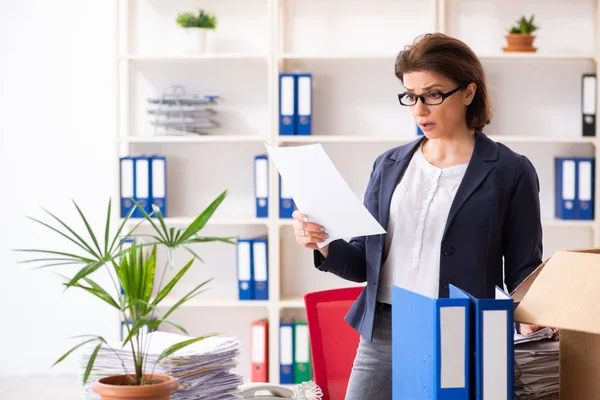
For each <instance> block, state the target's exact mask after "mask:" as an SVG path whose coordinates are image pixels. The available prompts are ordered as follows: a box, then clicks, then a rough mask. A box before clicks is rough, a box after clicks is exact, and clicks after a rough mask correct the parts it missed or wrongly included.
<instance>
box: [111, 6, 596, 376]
mask: <svg viewBox="0 0 600 400" xmlns="http://www.w3.org/2000/svg"><path fill="white" fill-rule="evenodd" d="M115 2H116V4H117V6H116V12H117V14H118V15H117V16H118V21H119V24H118V26H119V29H118V31H119V32H118V35H117V36H118V54H117V55H116V57H115V60H116V65H117V66H118V75H119V79H118V82H119V90H118V98H117V99H115V100H116V105H117V108H118V116H119V124H118V127H117V131H118V139H117V142H118V153H119V155H120V156H124V155H137V154H149V153H153V154H161V155H165V156H166V157H167V212H168V219H167V221H168V224H170V225H176V226H183V225H185V224H188V223H189V222H191V221H192V218H193V216H194V215H197V214H198V213H199V212H200V211H202V210H203V209H204V208H205V207H206V206H207V205H208V204H209V203H210V201H211V200H212V199H214V198H215V197H216V196H217V195H218V194H219V193H220V192H221V191H222V190H224V189H228V190H229V196H228V197H227V199H226V201H225V202H224V203H223V204H222V205H221V207H220V208H219V210H218V211H217V213H216V214H215V216H214V218H213V219H212V220H211V221H210V223H209V224H208V225H207V227H206V228H205V231H204V232H203V234H206V235H216V236H240V237H252V236H258V235H268V238H269V242H268V244H269V300H268V301H239V300H238V299H237V276H236V262H235V247H234V246H229V245H225V244H207V245H204V246H199V247H198V248H197V249H195V250H196V251H197V252H198V253H199V254H200V256H201V257H202V258H203V260H204V263H203V264H201V263H198V264H197V265H196V266H195V268H193V271H192V272H191V273H190V276H189V277H188V278H187V280H186V282H183V283H182V288H180V291H179V292H174V295H177V294H180V293H184V292H185V291H186V289H187V288H188V287H190V286H191V285H195V284H197V282H198V281H201V280H206V279H208V278H214V280H213V281H212V282H211V283H210V284H209V290H208V291H207V292H206V293H203V294H202V295H200V296H199V297H198V298H197V299H194V301H193V302H190V303H188V304H187V305H186V307H184V308H183V309H182V310H181V311H180V312H179V313H175V314H174V315H173V318H174V319H175V320H176V321H177V322H179V323H181V324H183V325H184V326H185V327H186V328H187V329H188V330H189V332H190V334H192V335H196V334H197V335H199V334H203V333H207V332H213V331H217V332H222V333H224V334H230V335H235V336H237V337H239V338H240V340H241V341H242V343H243V345H244V350H243V353H242V356H241V359H240V367H239V372H240V373H241V374H242V375H243V376H244V377H245V378H246V379H248V378H249V376H250V322H251V321H253V320H256V319H261V318H267V319H268V320H269V323H270V325H269V335H268V339H269V363H270V369H269V379H270V381H272V382H278V381H279V368H278V366H279V363H278V359H279V354H278V353H279V341H278V337H279V330H278V327H279V322H280V320H282V319H289V318H298V319H300V318H304V302H303V295H304V294H305V293H307V292H310V291H314V290H321V289H326V288H333V287H341V286H351V285H353V283H350V282H345V281H343V280H341V279H339V278H337V277H335V276H333V275H331V274H326V273H322V272H319V271H317V270H316V269H315V268H313V266H312V253H311V252H310V251H309V250H305V249H303V248H301V247H300V246H299V245H297V243H296V242H295V239H294V234H293V227H292V223H291V221H290V220H281V219H280V218H279V210H278V191H279V188H278V183H279V182H278V174H277V171H276V170H275V168H274V166H273V165H272V164H271V165H270V170H269V174H270V181H269V195H270V202H269V218H266V219H258V218H255V214H254V183H253V182H254V176H253V157H254V156H255V155H258V154H266V149H265V147H264V145H263V143H268V144H270V145H273V146H291V145H303V144H310V143H322V144H323V147H324V148H325V150H326V151H327V152H328V154H329V155H330V157H331V158H332V160H333V162H334V164H335V165H336V167H337V168H338V169H339V170H340V172H341V174H342V176H343V177H344V178H345V179H346V181H347V182H348V184H349V186H350V187H351V188H352V189H353V191H354V192H355V193H356V195H357V196H358V197H360V198H362V196H363V193H364V190H365V188H366V184H367V180H368V177H369V174H370V169H371V167H372V163H373V160H374V159H375V157H376V156H377V155H378V154H380V153H381V152H383V151H385V150H386V149H388V148H390V147H393V146H396V145H401V144H405V143H408V142H410V141H412V140H414V139H415V138H416V129H415V124H414V121H413V119H412V116H411V114H410V110H409V109H407V108H401V107H400V106H399V105H398V102H397V98H396V94H397V93H398V92H400V91H402V86H401V84H400V82H399V81H398V80H397V79H396V78H395V76H394V59H395V55H396V54H397V53H398V51H399V50H401V49H402V47H403V46H404V45H406V44H408V43H410V42H411V41H412V39H413V38H415V37H416V36H417V35H419V34H421V33H425V32H431V31H439V32H444V33H447V34H450V35H452V36H455V37H458V38H460V39H462V40H464V41H465V42H466V43H467V44H469V45H470V46H471V47H472V48H473V49H474V50H475V52H476V53H477V54H478V55H479V56H480V58H481V61H482V63H483V65H484V68H485V70H486V74H487V77H488V80H489V87H490V96H491V98H492V103H493V105H494V111H495V114H494V117H493V120H492V123H491V125H489V126H488V127H486V128H485V130H484V131H485V132H486V133H487V134H488V135H489V136H491V137H492V139H494V140H496V141H499V142H502V143H504V144H506V145H507V146H509V147H511V148H512V149H513V150H515V151H517V152H519V153H522V154H524V155H526V156H528V157H529V158H530V159H531V161H532V162H533V163H534V165H535V166H536V169H537V171H538V174H539V177H540V185H541V192H540V199H541V205H542V214H543V219H544V224H543V226H544V256H548V255H550V254H552V252H553V251H555V250H557V249H563V248H573V247H587V246H600V230H599V229H598V221H599V219H598V218H596V219H595V220H593V221H562V220H556V219H554V212H553V210H554V169H553V168H554V167H553V166H554V164H553V158H554V157H555V156H595V157H596V159H597V160H600V150H599V147H600V146H599V145H600V142H599V141H598V136H599V135H598V129H597V130H596V133H597V135H596V137H582V134H581V130H582V129H581V112H580V110H581V105H580V103H581V93H580V92H581V75H582V74H583V73H592V72H595V73H598V72H600V71H599V68H598V62H599V61H600V47H599V46H600V44H599V41H600V39H599V38H600V30H599V28H598V27H599V26H600V13H599V11H598V10H599V8H600V4H599V3H600V1H599V0H578V1H567V0H550V1H543V2H541V1H539V0H530V1H517V0H508V1H507V0H502V1H500V0H430V1H420V2H415V1H409V0H396V1H392V0H373V1H371V2H369V3H368V4H367V3H365V2H363V1H360V0H346V1H341V0H325V1H316V0H206V1H204V0H173V1H167V0H115ZM198 8H203V9H206V10H208V11H209V12H213V13H215V14H216V15H217V18H218V20H219V26H218V28H217V31H216V42H215V52H213V53H200V54H197V53H186V52H185V51H184V50H183V49H182V48H181V47H180V43H181V40H180V36H179V35H180V33H181V32H180V31H179V28H178V27H177V26H176V24H175V17H176V15H177V13H179V12H183V11H194V10H197V9H198ZM530 14H535V16H536V21H537V22H538V23H539V25H540V26H541V29H540V30H539V31H538V32H536V35H537V38H536V41H535V43H534V45H535V46H536V47H538V51H537V52H536V53H530V54H523V53H503V52H502V47H503V46H505V43H504V37H503V35H504V33H505V32H506V28H507V27H508V26H509V25H510V24H512V23H513V22H514V21H515V20H517V19H518V18H520V16H521V15H530ZM565 27H568V29H566V28H565ZM565 31H568V35H565ZM296 71H300V72H310V73H312V74H313V129H312V130H313V135H312V136H279V135H278V129H279V116H278V107H279V105H278V99H279V96H278V90H279V89H278V82H279V80H278V76H279V73H281V72H296ZM170 84H181V85H183V86H184V87H186V89H187V90H188V91H189V92H200V93H217V94H220V95H221V96H222V101H221V102H220V104H219V105H218V106H217V107H218V108H219V123H220V127H219V128H217V129H215V130H214V131H213V132H211V134H210V135H206V136H165V135H158V136H155V135H154V134H153V127H152V126H151V125H150V124H149V123H148V121H147V117H146V114H145V109H146V105H147V104H146V98H147V97H150V96H156V95H158V94H160V93H161V92H162V91H163V89H164V88H165V87H167V86H168V85H170ZM598 97H600V96H598ZM307 162H310V160H307ZM596 165H598V163H597V164H596ZM599 179H600V173H596V182H595V184H596V187H599V184H600V181H599ZM118 181H119V179H118V177H116V179H115V194H114V196H115V199H117V198H118V196H119V184H118ZM595 209H596V210H597V211H598V210H600V202H599V196H596V200H595ZM596 215H598V212H596ZM348 217H349V218H351V216H348ZM147 228H148V226H147V224H142V226H141V227H140V228H139V229H141V230H145V229H147ZM161 257H165V256H164V255H161ZM189 257H190V256H189V254H186V253H185V251H182V252H176V254H175V262H176V265H178V266H180V265H182V263H184V262H186V261H188V260H189ZM169 273H170V272H168V273H167V275H168V274H169Z"/></svg>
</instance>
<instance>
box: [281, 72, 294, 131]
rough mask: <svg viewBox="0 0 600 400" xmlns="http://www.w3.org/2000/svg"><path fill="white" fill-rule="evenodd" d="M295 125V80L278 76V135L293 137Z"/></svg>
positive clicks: (290, 75)
mask: <svg viewBox="0 0 600 400" xmlns="http://www.w3.org/2000/svg"><path fill="white" fill-rule="evenodd" d="M295 123H296V78H295V76H294V74H279V134H280V135H294V134H296V130H295V128H294V126H295Z"/></svg>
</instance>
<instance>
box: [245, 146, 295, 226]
mask: <svg viewBox="0 0 600 400" xmlns="http://www.w3.org/2000/svg"><path fill="white" fill-rule="evenodd" d="M254 197H255V200H256V218H268V217H269V159H268V157H267V155H265V154H261V155H257V156H255V157H254ZM294 209H295V205H294V199H292V195H291V194H290V192H289V190H288V189H287V186H286V185H285V183H284V182H283V180H282V179H281V176H280V177H279V218H292V213H293V212H294Z"/></svg>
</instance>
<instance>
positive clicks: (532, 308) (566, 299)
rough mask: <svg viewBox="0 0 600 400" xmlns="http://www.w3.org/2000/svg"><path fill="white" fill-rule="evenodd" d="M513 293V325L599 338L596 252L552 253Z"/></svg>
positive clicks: (599, 255) (599, 263)
mask: <svg viewBox="0 0 600 400" xmlns="http://www.w3.org/2000/svg"><path fill="white" fill-rule="evenodd" d="M590 250H591V249H590ZM513 293H514V295H513V298H514V299H515V302H519V304H518V305H517V307H516V309H515V321H516V322H522V323H527V324H535V325H541V326H552V327H556V328H562V329H569V330H573V331H580V332H589V333H596V334H600V312H599V310H600V251H598V250H596V249H594V251H587V250H586V251H579V250H574V251H559V252H556V253H555V254H554V255H553V256H552V257H550V258H549V259H548V260H546V262H545V263H544V264H542V265H541V266H540V267H538V268H537V269H536V270H535V271H534V272H533V273H532V274H531V275H530V276H529V277H528V278H527V279H525V280H524V281H523V283H521V285H519V287H517V289H515V291H514V292H513Z"/></svg>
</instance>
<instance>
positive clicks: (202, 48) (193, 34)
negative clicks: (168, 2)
mask: <svg viewBox="0 0 600 400" xmlns="http://www.w3.org/2000/svg"><path fill="white" fill-rule="evenodd" d="M177 25H179V26H180V27H181V28H182V31H183V38H184V45H185V48H186V50H187V51H190V52H201V53H204V52H212V51H214V41H215V38H214V31H215V29H216V28H217V17H216V16H215V15H213V14H210V13H208V12H206V11H204V10H198V14H197V15H196V14H193V13H191V12H183V13H180V14H179V15H177Z"/></svg>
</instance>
